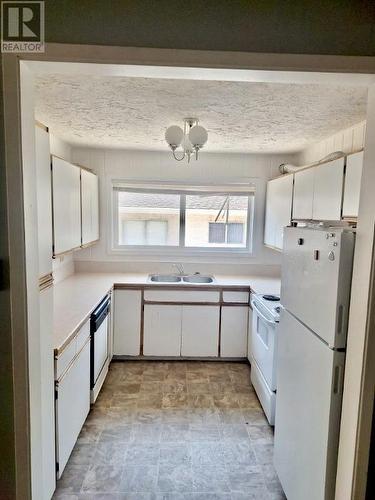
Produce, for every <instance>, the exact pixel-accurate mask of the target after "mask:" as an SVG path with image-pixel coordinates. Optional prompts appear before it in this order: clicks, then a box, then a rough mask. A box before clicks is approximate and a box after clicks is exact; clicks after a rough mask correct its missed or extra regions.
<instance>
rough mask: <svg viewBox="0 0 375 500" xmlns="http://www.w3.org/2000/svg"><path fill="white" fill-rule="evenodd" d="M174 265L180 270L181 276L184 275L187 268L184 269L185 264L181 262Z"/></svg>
mask: <svg viewBox="0 0 375 500" xmlns="http://www.w3.org/2000/svg"><path fill="white" fill-rule="evenodd" d="M173 267H175V268H176V269H177V271H178V274H179V275H180V276H183V275H184V274H185V270H184V265H183V264H182V263H181V264H173Z"/></svg>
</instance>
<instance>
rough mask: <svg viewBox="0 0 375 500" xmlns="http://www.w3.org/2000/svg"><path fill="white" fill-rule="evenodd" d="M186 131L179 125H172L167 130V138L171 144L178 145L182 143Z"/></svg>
mask: <svg viewBox="0 0 375 500" xmlns="http://www.w3.org/2000/svg"><path fill="white" fill-rule="evenodd" d="M183 136H184V131H183V130H182V128H181V127H179V126H178V125H172V126H171V127H168V128H167V130H166V131H165V140H166V141H167V143H168V144H169V145H170V146H176V147H178V146H179V145H180V144H181V141H182V138H183Z"/></svg>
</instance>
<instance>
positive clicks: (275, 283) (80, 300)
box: [53, 273, 280, 354]
mask: <svg viewBox="0 0 375 500" xmlns="http://www.w3.org/2000/svg"><path fill="white" fill-rule="evenodd" d="M114 285H115V286H116V285H139V286H145V285H147V286H152V287H154V286H157V287H162V286H168V287H170V286H171V283H155V284H152V283H150V282H149V281H148V274H129V273H123V274H114V273H76V274H73V275H72V276H69V277H68V278H66V279H65V280H63V281H61V282H60V283H58V284H56V285H55V286H54V310H53V323H54V325H53V345H54V349H55V354H58V353H59V351H61V350H62V349H63V348H64V347H65V346H66V345H67V344H68V343H69V341H70V340H71V339H72V338H73V337H74V335H75V333H76V332H77V330H78V329H79V328H80V326H81V325H82V324H83V323H84V322H85V321H86V320H87V319H88V318H89V317H90V314H91V313H92V311H93V310H94V309H95V307H96V306H97V305H98V304H99V302H100V301H101V300H102V299H103V297H104V296H105V295H106V294H107V293H108V292H109V291H110V290H111V289H112V287H113V286H114ZM173 286H176V287H183V288H191V287H195V288H196V287H202V286H204V287H206V288H207V287H215V286H216V287H249V288H251V290H252V291H253V292H255V293H273V294H278V293H280V279H279V278H271V277H266V276H264V277H262V276H228V275H215V282H214V283H212V284H210V285H207V284H205V285H197V284H185V283H184V284H178V283H177V284H174V285H173Z"/></svg>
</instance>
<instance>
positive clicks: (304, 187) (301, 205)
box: [293, 168, 315, 220]
mask: <svg viewBox="0 0 375 500" xmlns="http://www.w3.org/2000/svg"><path fill="white" fill-rule="evenodd" d="M314 173H315V169H314V168H308V169H306V170H301V172H296V173H295V174H294V194H293V219H301V220H309V219H312V217H313V199H314Z"/></svg>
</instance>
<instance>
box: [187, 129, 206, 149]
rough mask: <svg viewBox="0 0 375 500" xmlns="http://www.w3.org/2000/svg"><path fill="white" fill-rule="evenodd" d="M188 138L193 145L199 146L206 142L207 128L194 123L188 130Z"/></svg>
mask: <svg viewBox="0 0 375 500" xmlns="http://www.w3.org/2000/svg"><path fill="white" fill-rule="evenodd" d="M189 139H190V141H191V143H192V144H193V145H194V146H198V147H200V148H201V147H202V146H204V145H205V144H206V142H207V139H208V134H207V130H206V129H205V128H204V127H201V126H200V125H195V126H194V127H192V128H191V129H190V131H189Z"/></svg>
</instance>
